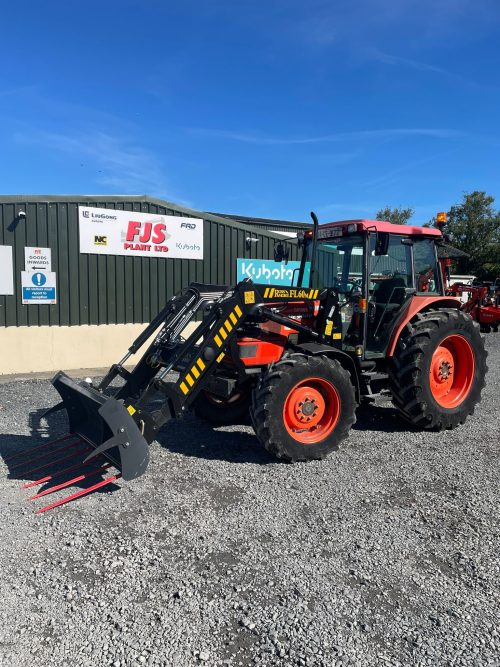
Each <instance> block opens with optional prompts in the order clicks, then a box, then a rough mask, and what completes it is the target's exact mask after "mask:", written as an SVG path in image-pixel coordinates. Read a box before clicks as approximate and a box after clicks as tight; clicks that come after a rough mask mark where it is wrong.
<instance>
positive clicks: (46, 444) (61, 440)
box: [5, 433, 77, 464]
mask: <svg viewBox="0 0 500 667" xmlns="http://www.w3.org/2000/svg"><path fill="white" fill-rule="evenodd" d="M76 437H77V436H76V433H68V435H65V436H64V437H62V438H57V439H56V440H50V441H49V442H43V443H42V444H41V445H38V446H37V447H33V448H31V449H28V450H26V449H25V450H23V451H22V452H17V454H14V455H13V456H8V457H7V458H6V459H5V463H7V464H9V463H10V462H11V461H14V460H15V459H18V458H19V457H20V456H28V455H29V454H32V453H33V452H36V451H38V450H39V449H43V448H44V447H50V446H51V445H55V444H57V443H58V442H63V441H64V440H69V439H70V438H76Z"/></svg>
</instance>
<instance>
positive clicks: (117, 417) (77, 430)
mask: <svg viewBox="0 0 500 667" xmlns="http://www.w3.org/2000/svg"><path fill="white" fill-rule="evenodd" d="M326 295H327V291H326V290H321V291H320V290H318V289H309V288H307V289H303V288H281V287H270V286H268V285H255V284H253V283H252V282H251V281H250V280H248V279H247V280H244V281H242V282H240V283H238V284H237V285H236V287H234V288H232V289H229V288H225V287H221V286H217V285H202V284H199V283H192V284H191V285H190V286H189V287H188V288H187V289H186V291H185V292H184V293H182V294H180V295H176V296H175V297H174V298H173V299H171V301H170V302H169V303H168V304H167V305H166V307H165V308H164V309H163V310H162V311H161V312H160V313H159V314H158V315H157V317H155V319H154V320H153V321H152V322H151V323H150V324H149V325H148V326H147V327H145V329H144V331H143V332H142V333H141V334H140V335H139V336H138V338H137V339H136V340H135V341H134V342H133V343H132V345H131V346H130V348H129V349H128V351H127V353H126V354H125V356H124V357H123V358H122V359H121V360H120V361H119V362H118V363H117V364H114V365H113V366H112V367H111V368H110V369H109V371H108V373H107V374H106V376H105V377H104V378H103V380H102V381H101V383H100V384H99V385H98V387H96V388H95V387H93V386H91V385H89V384H87V383H86V382H81V383H77V382H75V381H74V380H72V379H71V378H69V377H68V376H67V375H65V374H64V373H62V372H60V373H58V374H57V375H56V376H55V377H54V379H53V385H54V387H55V388H56V389H57V391H58V392H59V394H60V396H61V398H62V402H61V403H60V404H58V405H57V406H55V408H52V409H51V412H53V411H55V410H57V409H62V408H65V409H66V410H67V412H68V416H69V420H70V429H71V432H72V433H74V434H76V435H78V436H79V437H81V438H82V439H83V440H84V441H85V442H86V443H87V444H89V445H90V446H91V447H92V448H93V449H94V454H93V455H97V454H99V455H101V456H103V457H105V458H106V459H107V460H108V461H109V462H111V463H112V464H113V465H114V466H116V467H117V468H119V469H120V471H121V473H122V476H123V479H125V480H127V479H134V478H135V477H139V476H140V475H142V474H143V473H144V472H145V470H146V468H147V465H148V460H149V444H150V443H151V442H152V441H153V440H154V439H155V438H156V435H157V433H158V431H159V430H160V428H161V427H162V426H163V425H164V424H165V423H166V422H168V421H169V420H170V419H173V418H176V417H180V416H182V414H183V413H184V412H185V411H186V410H187V409H188V408H189V407H190V406H191V405H192V403H193V401H194V400H195V399H196V397H197V396H198V394H199V392H200V391H201V390H202V389H203V387H204V386H206V384H207V382H208V381H209V380H210V378H211V376H212V375H213V373H214V371H215V369H216V368H217V367H218V365H219V364H220V363H221V361H222V359H223V358H224V356H225V354H226V353H228V349H229V347H230V345H231V343H232V341H233V339H234V338H235V336H236V332H237V330H238V328H239V327H240V326H242V325H243V323H244V322H245V320H246V319H248V318H250V317H253V318H255V317H261V318H262V317H263V318H265V319H269V320H274V321H275V322H277V323H280V324H285V325H286V326H289V327H291V328H293V329H295V330H297V331H299V332H300V333H301V334H302V336H304V337H305V339H309V340H311V341H312V340H316V339H318V337H319V334H318V333H317V332H316V331H313V330H312V329H310V328H309V327H305V326H303V325H302V324H300V323H298V322H296V321H295V320H293V319H291V318H288V317H285V316H283V315H280V314H279V313H277V312H275V310H273V308H272V305H273V304H276V303H279V304H282V303H283V302H287V303H289V302H294V301H295V302H298V301H301V302H303V301H311V300H318V301H321V300H322V299H324V298H326ZM200 310H204V317H203V320H202V321H201V322H200V324H199V325H198V326H197V327H196V329H195V330H194V331H193V333H192V334H191V335H190V336H189V337H188V338H187V339H186V340H183V339H182V337H181V333H182V331H183V330H184V329H185V327H186V325H187V324H188V323H189V322H190V321H192V320H193V319H194V317H195V316H196V313H197V312H199V311H200ZM160 326H161V328H160ZM155 332H157V333H156V335H155V336H154V339H153V341H152V342H151V343H150V344H149V346H148V348H147V349H146V351H145V353H144V354H143V356H142V357H141V359H140V360H139V362H138V364H137V365H136V367H135V368H134V369H133V370H132V371H129V370H127V369H126V368H125V363H126V362H127V361H128V359H129V358H130V357H131V356H132V355H133V354H135V353H136V352H138V351H139V350H140V349H141V348H142V347H143V346H144V345H145V343H146V342H147V341H148V340H149V339H150V338H151V336H153V335H154V334H155ZM172 371H177V372H179V377H178V379H177V380H175V381H172V380H171V379H170V378H171V375H170V373H171V372H172ZM117 377H121V378H122V379H123V380H124V381H125V382H124V384H123V385H122V386H121V387H119V388H118V389H117V390H116V389H115V390H113V388H112V387H111V383H112V382H113V380H115V379H116V378H117ZM88 458H89V457H88Z"/></svg>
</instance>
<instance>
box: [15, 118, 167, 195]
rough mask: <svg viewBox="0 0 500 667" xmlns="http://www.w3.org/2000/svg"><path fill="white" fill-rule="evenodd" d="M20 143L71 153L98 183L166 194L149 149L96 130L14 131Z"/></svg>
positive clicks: (126, 190)
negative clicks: (68, 131)
mask: <svg viewBox="0 0 500 667" xmlns="http://www.w3.org/2000/svg"><path fill="white" fill-rule="evenodd" d="M15 138H16V139H17V141H19V142H20V143H24V144H38V145H43V146H45V147H46V148H47V149H49V150H52V151H57V152H58V153H60V154H64V155H65V156H71V157H72V158H73V159H74V160H75V161H78V162H79V163H80V165H81V166H82V167H85V168H86V171H87V173H88V172H89V170H90V173H91V177H92V178H93V179H94V180H95V181H96V182H98V183H101V184H102V185H107V186H110V187H113V188H115V189H116V190H117V192H122V193H126V194H140V193H148V194H155V195H158V196H162V197H165V196H167V191H168V184H167V179H166V178H165V176H164V173H163V169H162V166H161V164H160V163H159V161H158V159H157V158H156V156H155V155H153V154H152V153H151V152H150V151H148V150H145V149H143V148H140V147H138V146H136V145H134V144H133V143H132V142H130V141H127V140H125V139H122V138H118V137H115V136H112V135H110V134H107V133H105V132H100V131H87V132H75V133H74V134H73V133H72V134H63V133H55V132H43V131H32V132H29V133H27V132H23V133H18V134H16V137H15Z"/></svg>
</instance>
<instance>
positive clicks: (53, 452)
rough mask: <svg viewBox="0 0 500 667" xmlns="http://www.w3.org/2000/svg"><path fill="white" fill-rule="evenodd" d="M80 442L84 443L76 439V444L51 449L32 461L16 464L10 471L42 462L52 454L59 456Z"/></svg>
mask: <svg viewBox="0 0 500 667" xmlns="http://www.w3.org/2000/svg"><path fill="white" fill-rule="evenodd" d="M82 442H84V441H83V440H82V439H81V438H78V440H77V441H76V442H72V443H71V444H69V445H68V446H67V447H58V448H57V449H53V450H52V451H50V452H44V453H43V454H41V455H40V456H36V457H35V458H34V459H29V460H28V461H21V463H16V465H15V466H12V468H11V471H12V470H17V469H18V468H22V466H25V465H28V464H31V463H36V462H37V461H42V460H43V459H45V458H47V456H52V455H53V454H59V453H60V452H65V451H67V450H68V449H73V447H76V446H77V445H80V444H81V443H82Z"/></svg>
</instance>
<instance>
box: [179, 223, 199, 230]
mask: <svg viewBox="0 0 500 667" xmlns="http://www.w3.org/2000/svg"><path fill="white" fill-rule="evenodd" d="M181 227H184V229H196V225H194V224H193V223H192V222H181Z"/></svg>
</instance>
